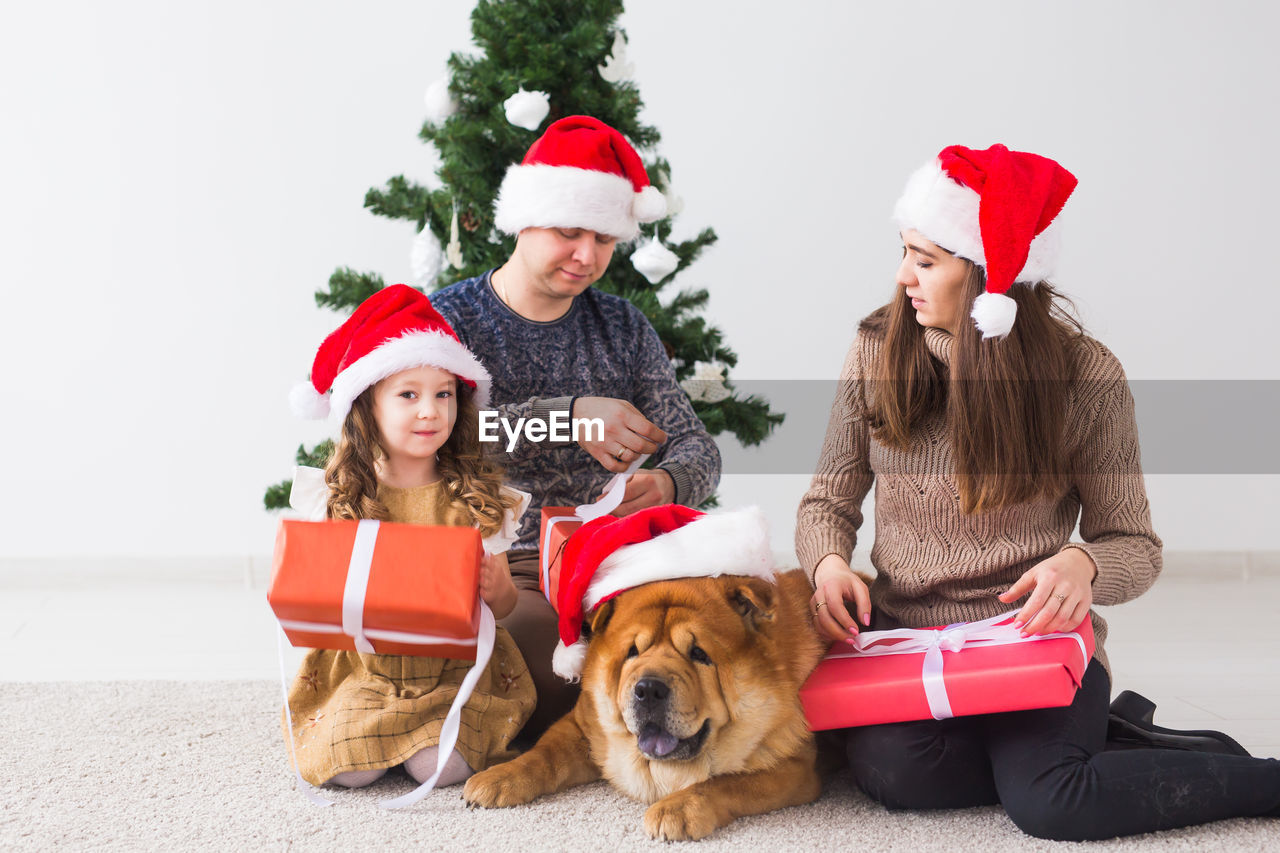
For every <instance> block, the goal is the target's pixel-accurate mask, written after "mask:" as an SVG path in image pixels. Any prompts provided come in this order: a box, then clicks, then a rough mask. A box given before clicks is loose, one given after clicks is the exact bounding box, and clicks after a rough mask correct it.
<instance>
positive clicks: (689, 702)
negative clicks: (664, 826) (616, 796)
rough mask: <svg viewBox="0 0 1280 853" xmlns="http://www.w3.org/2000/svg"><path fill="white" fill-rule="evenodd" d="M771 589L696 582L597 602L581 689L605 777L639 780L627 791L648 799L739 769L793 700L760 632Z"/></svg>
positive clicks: (770, 619)
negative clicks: (601, 739) (590, 709)
mask: <svg viewBox="0 0 1280 853" xmlns="http://www.w3.org/2000/svg"><path fill="white" fill-rule="evenodd" d="M776 596H777V593H776V590H775V587H774V586H773V585H772V584H769V583H767V582H765V581H761V580H756V579H747V578H740V577H720V578H698V579H690V580H679V581H666V582H661V583H651V584H646V585H644V586H641V587H637V588H635V589H632V590H628V591H626V592H624V593H622V594H620V595H619V596H617V597H616V598H614V599H612V600H610V601H607V602H605V603H604V604H603V605H601V606H600V607H599V608H597V610H596V611H595V613H594V614H592V616H591V619H590V622H589V624H588V626H587V628H588V631H589V633H590V637H589V642H590V646H589V651H588V654H587V661H586V665H585V667H584V672H583V689H584V691H587V692H589V693H590V694H591V697H592V700H593V705H594V706H595V715H596V718H597V722H598V724H599V726H600V727H601V729H603V734H604V735H605V740H606V742H607V750H606V751H607V753H608V754H607V756H599V758H600V759H601V764H602V765H604V769H605V772H606V775H608V776H609V777H610V778H611V779H614V781H615V782H618V781H619V780H618V779H616V778H615V775H616V774H619V773H620V774H621V775H623V776H631V777H636V776H638V777H641V778H639V779H637V780H636V784H637V786H638V787H637V788H636V790H633V791H632V793H633V794H634V795H636V796H640V797H642V798H643V799H653V798H654V795H655V794H656V795H663V794H665V793H666V792H668V791H669V790H675V789H677V788H680V787H685V786H686V785H688V784H693V783H694V782H697V781H701V780H702V779H706V778H708V777H710V776H711V775H715V774H719V773H726V772H737V771H740V770H742V769H743V768H744V767H745V766H746V763H747V762H748V761H749V760H750V759H751V757H752V755H753V753H755V752H756V751H757V750H758V749H759V747H760V743H761V741H762V740H764V739H765V738H766V736H768V735H769V733H770V729H771V727H772V723H773V721H774V719H775V715H776V714H777V712H778V711H779V710H780V709H785V708H788V707H790V706H792V705H794V703H795V696H794V694H795V685H793V684H790V683H789V681H788V679H787V678H786V676H785V673H780V672H779V667H780V666H785V664H784V663H783V662H782V661H781V660H780V658H781V657H782V654H781V653H780V650H779V648H778V645H777V643H775V642H774V641H773V637H772V636H771V631H770V629H771V628H772V627H773V623H774V609H775V606H776ZM780 676H781V677H780ZM611 770H612V771H614V772H610V771H611ZM623 784H625V782H624V783H623ZM650 786H652V788H651V789H650Z"/></svg>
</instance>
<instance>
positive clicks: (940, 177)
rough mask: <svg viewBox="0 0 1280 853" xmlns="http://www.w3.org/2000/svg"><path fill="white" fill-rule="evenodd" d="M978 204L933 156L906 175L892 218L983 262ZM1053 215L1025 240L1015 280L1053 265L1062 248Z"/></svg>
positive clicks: (1034, 277) (1041, 276) (1030, 278)
mask: <svg viewBox="0 0 1280 853" xmlns="http://www.w3.org/2000/svg"><path fill="white" fill-rule="evenodd" d="M980 204H981V198H980V197H979V195H978V194H977V193H976V192H974V191H973V190H971V189H969V188H968V187H966V186H964V185H963V184H959V183H956V182H955V181H954V180H952V179H951V178H950V177H948V176H947V173H946V172H944V171H943V170H942V167H941V166H940V165H938V161H937V159H936V158H935V159H934V160H932V161H931V162H929V163H926V164H924V165H923V166H921V167H920V168H919V169H916V170H915V172H913V173H912V174H911V177H909V178H908V179H907V186H906V188H905V189H903V191H902V196H901V197H900V198H899V199H898V201H897V203H896V204H895V205H894V207H893V220H894V222H895V223H896V224H897V226H898V228H899V229H900V230H906V229H908V228H911V229H914V230H916V231H919V232H920V233H921V234H923V235H924V236H925V237H926V238H927V239H929V240H930V241H932V242H934V243H937V244H938V245H939V246H941V247H942V248H944V249H946V250H947V251H949V252H953V253H954V254H956V255H958V256H960V257H962V258H964V259H966V260H970V261H973V262H974V263H975V264H977V265H978V266H981V267H984V268H985V267H986V265H987V256H986V253H985V252H984V251H983V248H982V230H981V226H980V225H979V222H978V208H979V206H980ZM1059 221H1060V220H1058V219H1054V220H1053V222H1051V223H1049V227H1047V228H1045V229H1044V231H1041V232H1040V233H1039V234H1038V235H1037V236H1036V238H1035V239H1034V240H1032V241H1031V246H1030V247H1029V249H1028V252H1027V262H1026V263H1025V264H1023V265H1022V271H1021V272H1019V273H1018V276H1017V278H1016V279H1015V281H1020V282H1028V283H1032V284H1034V283H1036V282H1039V281H1043V280H1045V279H1047V278H1049V277H1050V276H1052V275H1053V274H1054V273H1055V272H1056V271H1057V268H1058V256H1059V254H1060V252H1061V248H1062V237H1061V231H1060V229H1059V226H1058V222H1059Z"/></svg>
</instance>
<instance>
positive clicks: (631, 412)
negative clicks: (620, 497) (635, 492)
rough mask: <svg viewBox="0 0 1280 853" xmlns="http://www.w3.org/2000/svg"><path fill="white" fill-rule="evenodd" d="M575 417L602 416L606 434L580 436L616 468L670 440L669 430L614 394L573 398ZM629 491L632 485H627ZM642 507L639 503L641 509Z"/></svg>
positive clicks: (595, 455)
mask: <svg viewBox="0 0 1280 853" xmlns="http://www.w3.org/2000/svg"><path fill="white" fill-rule="evenodd" d="M571 417H573V418H575V419H576V418H599V419H600V420H601V421H602V422H603V423H604V438H603V439H602V440H600V441H592V440H588V439H587V438H585V437H584V438H581V439H579V440H578V444H579V445H580V446H581V447H582V449H583V450H585V451H587V452H588V453H590V454H591V456H592V457H593V458H594V459H595V460H596V461H597V462H599V463H600V464H601V465H603V466H604V467H605V468H607V469H609V470H610V471H612V472H614V473H615V474H617V473H619V472H620V471H625V470H627V466H628V465H630V464H631V463H632V462H633V461H635V458H636V457H637V456H640V455H643V454H645V453H652V452H654V451H655V450H657V449H658V445H660V444H662V443H663V442H664V441H666V440H667V434H666V433H665V432H663V431H662V430H661V429H660V428H659V427H658V425H657V424H655V423H653V422H652V421H650V420H649V419H648V418H646V417H645V416H644V415H642V414H640V410H639V409H637V408H636V407H635V406H633V405H631V404H630V403H628V402H627V401H626V400H615V399H614V398H612V397H579V398H578V399H576V400H574V401H573V411H572V412H571ZM597 433H598V430H590V429H587V430H583V431H582V434H583V436H587V435H591V436H594V435H596V434H597ZM627 490H628V492H630V490H631V486H630V485H628V486H627ZM638 508H639V507H637V509H638Z"/></svg>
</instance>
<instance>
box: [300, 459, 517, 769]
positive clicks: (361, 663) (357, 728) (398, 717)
mask: <svg viewBox="0 0 1280 853" xmlns="http://www.w3.org/2000/svg"><path fill="white" fill-rule="evenodd" d="M312 470H314V469H312ZM303 476H304V477H305V476H306V475H305V474H304V475H303ZM311 476H312V478H314V475H311ZM321 476H323V475H322V474H321ZM313 482H314V479H313ZM297 491H298V490H297V489H296V488H295V498H296V495H297ZM378 500H379V501H381V502H382V503H383V504H384V505H385V506H386V507H387V510H388V511H389V513H390V520H391V521H395V522H401V523H408V524H438V525H450V526H465V525H468V524H469V523H470V521H469V519H468V516H467V513H466V510H465V508H463V507H461V506H458V505H454V504H452V503H451V502H450V501H449V499H448V497H447V496H446V495H445V493H444V489H443V487H442V486H441V485H440V484H439V483H436V484H432V485H427V486H419V487H416V488H410V489H397V488H390V487H386V486H380V487H379V489H378ZM294 505H295V507H296V508H299V509H303V510H304V512H308V514H311V515H313V517H314V514H313V513H312V512H311V511H310V510H311V509H312V508H307V507H302V506H298V503H297V501H296V500H295V501H294ZM515 520H517V521H518V515H517V517H516V519H515ZM486 544H488V540H486ZM490 550H491V551H492V549H490ZM472 665H473V662H472V661H468V660H448V659H444V658H429V657H407V656H401V655H376V654H365V653H362V652H347V651H333V650H329V649H313V650H311V651H310V652H309V653H308V654H307V656H306V658H305V659H304V660H303V662H302V666H301V667H299V669H298V675H297V677H296V678H295V679H294V681H293V685H292V687H291V688H290V690H289V710H290V712H291V713H292V719H293V730H292V732H291V735H292V737H293V748H294V754H295V755H296V756H297V762H298V770H299V772H301V774H302V778H304V779H306V780H307V781H308V782H310V783H311V784H313V785H320V784H323V783H324V782H326V781H328V780H329V779H331V778H333V777H334V776H336V775H337V774H339V773H345V772H347V771H349V770H375V769H379V768H383V767H393V766H395V765H397V764H402V763H404V761H405V760H406V759H407V758H409V757H410V756H412V755H413V754H414V753H416V752H418V751H420V750H422V749H425V748H427V747H431V746H436V745H437V744H438V743H439V742H440V728H441V726H442V725H443V724H444V720H445V716H446V715H447V714H448V713H449V706H450V705H451V704H452V703H453V699H454V697H455V696H456V695H457V692H458V687H459V686H460V685H461V684H462V679H463V678H464V677H465V676H466V675H467V673H468V672H469V671H470V669H471V667H472ZM534 702H535V695H534V688H533V682H532V681H531V680H530V678H529V670H528V669H527V668H526V666H525V663H524V658H523V657H521V655H520V650H519V649H518V648H517V647H516V644H515V641H514V640H512V638H511V635H510V634H508V633H507V632H506V630H504V629H503V628H501V627H499V628H498V629H497V637H496V638H495V643H494V650H493V656H492V657H491V658H490V660H489V664H488V666H487V667H486V669H485V672H484V674H483V675H482V676H481V677H480V680H479V682H478V683H477V684H476V686H475V690H474V692H473V693H472V694H471V698H470V699H469V700H468V701H467V704H466V705H465V706H464V707H463V709H462V716H461V727H460V729H459V733H458V742H457V745H456V747H455V748H456V749H457V750H458V752H459V753H461V755H462V757H463V759H465V760H466V762H467V764H468V765H470V766H471V769H473V770H477V771H479V770H482V769H484V768H485V767H488V766H490V765H492V764H497V763H499V762H501V761H505V760H507V759H508V758H511V757H513V756H514V753H513V752H512V751H511V748H510V745H511V739H512V738H514V737H515V735H516V733H517V732H519V731H520V729H521V727H522V726H523V725H524V723H525V721H526V720H527V719H528V718H529V715H530V714H531V713H532V712H533V707H534ZM285 725H286V727H287V725H288V724H287V722H286V724H285Z"/></svg>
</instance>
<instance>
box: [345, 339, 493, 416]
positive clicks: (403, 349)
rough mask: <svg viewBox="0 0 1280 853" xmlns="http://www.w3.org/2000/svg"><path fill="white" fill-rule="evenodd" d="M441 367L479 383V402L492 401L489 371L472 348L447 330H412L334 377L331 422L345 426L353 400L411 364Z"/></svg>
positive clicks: (479, 406)
mask: <svg viewBox="0 0 1280 853" xmlns="http://www.w3.org/2000/svg"><path fill="white" fill-rule="evenodd" d="M423 366H428V367H439V368H440V369H441V370H447V371H449V372H450V373H452V374H454V375H456V376H459V377H461V378H464V379H469V380H471V381H472V382H474V383H476V406H477V408H481V409H483V408H485V407H486V406H488V405H489V371H487V370H485V368H484V365H483V364H481V363H480V361H479V359H477V358H476V357H475V356H474V355H473V354H472V353H471V351H470V350H468V349H467V348H466V347H465V346H463V345H462V344H461V343H459V342H458V341H457V340H456V339H454V338H452V337H450V336H449V335H447V334H445V333H443V332H410V333H409V334H407V335H402V336H400V337H398V338H393V339H391V340H389V341H387V342H386V343H384V344H382V345H381V346H379V347H378V348H377V349H375V350H373V351H372V352H370V353H369V354H368V355H365V356H364V357H363V358H359V359H357V360H356V361H353V362H352V363H351V364H349V365H347V367H346V369H345V370H343V371H342V372H341V373H339V374H338V375H337V376H336V377H334V380H333V385H332V388H331V390H330V394H329V423H330V424H331V425H332V426H334V427H335V428H341V426H342V422H343V421H344V420H345V419H346V417H347V412H349V411H351V404H352V403H353V402H354V401H355V399H356V397H359V396H360V394H361V392H363V391H364V390H365V389H366V388H368V387H370V386H371V385H374V384H376V383H378V382H380V381H382V380H383V379H386V378H387V377H388V376H391V375H392V374H393V373H399V372H400V371H401V370H408V369H409V368H411V367H423Z"/></svg>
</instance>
